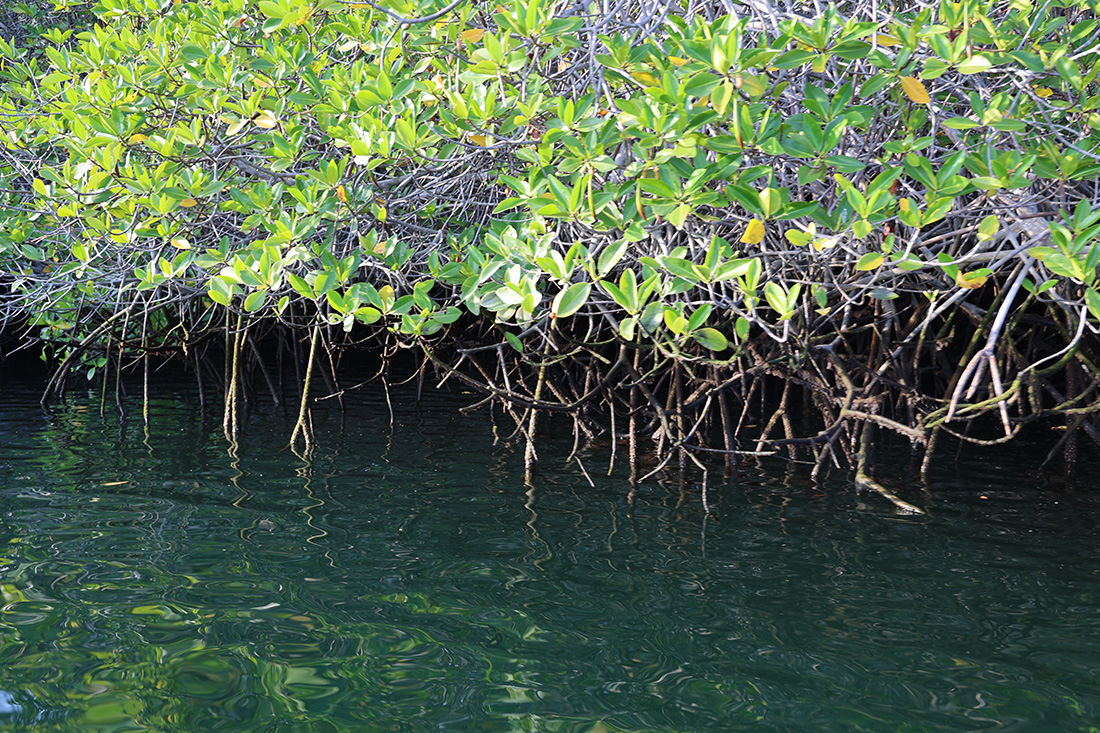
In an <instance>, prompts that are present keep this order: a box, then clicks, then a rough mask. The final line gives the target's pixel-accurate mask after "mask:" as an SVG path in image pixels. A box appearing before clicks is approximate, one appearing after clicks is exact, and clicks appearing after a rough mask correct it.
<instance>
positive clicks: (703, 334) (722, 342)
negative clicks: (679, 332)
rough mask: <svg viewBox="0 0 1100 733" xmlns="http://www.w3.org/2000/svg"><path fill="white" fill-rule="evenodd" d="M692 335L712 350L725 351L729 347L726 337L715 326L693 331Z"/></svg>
mask: <svg viewBox="0 0 1100 733" xmlns="http://www.w3.org/2000/svg"><path fill="white" fill-rule="evenodd" d="M691 337H692V338H693V339H695V340H696V341H698V342H699V343H701V344H702V345H703V346H705V347H707V348H708V349H710V350H711V351H725V350H726V349H727V348H728V347H729V342H728V341H726V337H725V336H723V335H722V333H721V332H720V331H717V330H715V329H713V328H700V329H699V330H697V331H693V332H692V334H691Z"/></svg>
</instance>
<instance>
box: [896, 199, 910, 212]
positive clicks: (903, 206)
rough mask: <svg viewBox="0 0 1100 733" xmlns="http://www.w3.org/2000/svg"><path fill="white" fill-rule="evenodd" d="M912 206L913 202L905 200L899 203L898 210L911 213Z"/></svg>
mask: <svg viewBox="0 0 1100 733" xmlns="http://www.w3.org/2000/svg"><path fill="white" fill-rule="evenodd" d="M912 206H913V202H912V201H910V200H909V199H908V198H903V199H902V200H901V201H899V202H898V208H899V209H901V210H902V211H909V209H910V208H912Z"/></svg>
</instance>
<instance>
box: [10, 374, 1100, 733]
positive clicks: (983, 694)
mask: <svg viewBox="0 0 1100 733" xmlns="http://www.w3.org/2000/svg"><path fill="white" fill-rule="evenodd" d="M39 389H40V384H36V383H33V382H29V381H19V380H13V378H12V377H11V375H8V376H7V378H6V380H5V381H4V382H3V383H2V385H0V729H2V730H13V731H18V730H43V731H49V730H63V731H131V730H133V731H138V730H148V731H218V730H225V731H330V730H331V731H343V730H348V731H361V730H397V731H419V730H488V731H508V730H546V731H715V730H778V731H789V730H875V731H879V730H891V731H893V730H932V729H934V730H960V731H962V730H966V731H970V730H1096V729H1097V728H1094V727H1092V726H1094V725H1098V724H1100V723H1097V721H1100V563H1098V555H1100V549H1098V546H1100V543H1098V540H1100V537H1098V534H1100V530H1098V522H1097V519H1098V518H1100V503H1098V501H1097V500H1096V499H1093V498H1092V497H1090V496H1089V495H1088V493H1087V492H1077V493H1073V494H1064V493H1063V494H1059V493H1054V492H1052V491H1050V490H1049V489H1045V488H1042V487H1041V486H1040V485H1039V481H1038V479H1037V477H1036V476H1034V475H1032V474H1030V473H1029V472H1027V471H1024V470H1023V469H1022V466H1023V465H1024V463H1023V462H1022V461H1024V460H1025V458H1026V460H1027V461H1032V462H1033V461H1034V460H1035V456H1034V455H1028V456H1026V457H1025V456H1022V455H1021V452H1020V451H1019V450H1014V451H1012V452H1008V453H1006V454H1002V455H1001V456H1000V459H999V460H1000V461H1001V463H1000V464H998V466H993V465H992V464H988V463H986V462H985V461H987V460H988V459H985V458H983V457H981V456H979V458H978V459H977V461H978V462H976V463H972V464H968V465H966V467H965V468H963V467H962V466H961V465H960V464H949V463H947V462H945V463H944V465H943V468H942V472H941V474H940V475H939V477H938V481H937V483H936V486H935V490H934V492H933V493H930V494H928V495H925V496H919V495H918V496H916V497H914V500H916V501H918V502H919V503H921V504H923V505H925V506H928V507H929V509H930V516H928V517H921V518H912V517H908V518H907V517H898V516H895V515H894V514H893V513H892V511H891V507H890V506H889V505H887V504H884V503H879V501H878V500H877V499H875V498H873V497H870V498H865V499H863V500H860V498H859V497H857V496H854V495H853V493H852V492H851V491H850V490H849V488H848V485H847V484H846V483H844V481H843V479H842V477H837V478H836V480H835V481H834V482H833V483H830V484H828V485H826V486H824V487H821V488H814V487H812V486H811V485H809V484H808V483H807V482H806V481H805V480H803V479H801V478H788V477H786V476H785V474H784V472H783V467H782V464H775V465H773V466H769V467H766V468H765V469H761V470H757V471H753V472H751V473H749V474H748V475H746V476H743V477H741V479H740V480H737V481H734V480H730V481H721V480H719V479H718V478H716V477H715V476H712V477H711V480H710V486H709V491H708V502H709V508H710V513H709V514H708V513H706V512H704V511H703V507H702V501H701V496H700V492H699V488H698V487H697V486H689V487H686V489H683V490H682V489H681V488H680V487H679V486H677V485H676V484H675V483H667V484H661V483H653V484H644V485H642V486H641V487H640V489H639V491H638V492H637V494H636V496H635V497H634V498H633V499H632V500H631V499H630V498H629V485H628V483H627V482H626V480H625V479H624V478H622V477H619V476H615V477H611V478H608V477H606V476H603V475H602V474H603V472H604V471H605V470H606V455H605V453H601V452H595V453H593V454H592V455H591V456H589V458H588V464H587V465H588V470H589V473H590V474H591V475H592V477H593V479H594V480H595V481H596V487H595V488H592V487H590V486H589V485H588V483H587V481H586V480H585V479H584V477H583V475H581V474H580V472H579V471H578V470H576V468H575V467H570V466H563V465H562V460H561V458H562V457H563V456H564V455H565V454H566V452H567V448H568V443H563V444H562V445H553V444H551V445H546V446H544V448H543V460H544V463H543V465H542V470H541V471H540V473H539V475H538V476H537V477H536V479H535V481H534V483H533V485H531V486H525V485H524V484H523V481H522V466H521V456H520V455H518V454H513V453H512V452H510V451H508V450H506V449H502V448H494V447H492V430H491V425H490V424H489V423H488V421H487V419H486V418H485V417H484V416H480V415H473V416H462V415H459V414H458V413H457V412H456V407H458V406H461V405H463V404H466V403H467V401H468V398H462V397H455V396H440V395H425V401H424V402H423V403H422V404H421V405H419V406H418V405H417V404H416V403H415V400H414V398H413V395H412V393H411V392H403V393H400V394H398V395H397V397H398V399H396V401H395V409H396V416H397V421H396V425H395V427H394V429H393V430H392V431H391V430H390V429H389V427H388V418H387V412H386V408H385V403H384V401H383V400H382V399H381V396H380V395H372V394H359V395H356V396H355V397H354V398H353V399H352V403H351V404H350V405H349V409H348V411H347V412H346V413H343V414H340V413H338V412H335V411H333V412H328V413H324V412H319V413H318V415H317V428H318V438H319V441H320V447H319V448H318V450H317V451H316V453H315V455H314V456H313V459H312V461H311V462H310V463H305V462H303V461H301V460H300V459H298V458H297V457H295V456H294V455H293V454H292V453H290V452H288V451H280V450H279V449H280V448H281V446H282V445H283V444H284V443H285V440H286V437H287V435H289V423H288V422H287V421H286V419H285V418H284V416H283V415H282V413H280V412H279V411H276V410H267V411H265V412H263V413H261V414H259V415H253V416H252V417H251V418H250V420H249V422H248V434H247V435H246V436H245V437H244V439H243V440H242V442H241V444H240V446H239V450H238V451H237V453H236V454H235V455H231V454H229V453H228V452H227V450H226V445H225V443H224V441H223V440H221V438H220V415H213V414H212V415H209V416H208V417H207V419H206V420H203V419H202V417H201V414H200V411H199V409H198V408H197V407H195V406H192V405H191V404H190V401H191V400H192V398H193V394H192V393H190V392H186V391H180V392H172V386H171V385H170V384H162V385H160V386H159V387H158V389H157V390H156V393H157V394H158V395H159V397H158V398H157V399H156V400H155V401H154V403H153V405H152V423H151V426H150V429H149V432H148V435H146V434H145V433H144V431H143V428H142V424H141V420H140V414H139V412H140V411H139V410H132V411H131V417H129V418H127V419H126V420H120V419H119V418H118V416H117V413H112V412H111V411H110V410H108V414H107V416H106V418H101V417H100V415H99V410H98V403H96V402H95V400H93V399H91V398H88V399H82V398H80V397H79V396H76V397H74V398H72V399H71V400H70V401H69V403H68V404H67V405H62V406H59V407H57V408H56V409H54V410H53V411H52V412H51V414H48V415H47V414H44V413H43V412H42V411H41V410H39V409H38V407H37V398H38V394H39V392H38V390H39ZM181 389H183V388H181ZM559 449H560V450H559ZM1040 455H1041V454H1040ZM1014 460H1019V461H1021V463H1019V465H1015V464H1014V463H1013V461H1014ZM601 466H602V468H601ZM964 474H965V477H964V476H963V475H964ZM883 478H884V479H889V478H890V477H889V476H888V475H885V476H883ZM888 483H892V485H896V482H890V481H888Z"/></svg>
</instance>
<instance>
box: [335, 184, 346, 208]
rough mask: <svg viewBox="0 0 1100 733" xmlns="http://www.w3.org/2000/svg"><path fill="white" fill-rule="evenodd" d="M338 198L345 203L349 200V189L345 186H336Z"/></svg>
mask: <svg viewBox="0 0 1100 733" xmlns="http://www.w3.org/2000/svg"><path fill="white" fill-rule="evenodd" d="M336 198H338V199H340V200H341V201H343V202H344V203H345V204H346V203H347V202H348V191H347V189H346V188H344V187H343V186H337V187H336Z"/></svg>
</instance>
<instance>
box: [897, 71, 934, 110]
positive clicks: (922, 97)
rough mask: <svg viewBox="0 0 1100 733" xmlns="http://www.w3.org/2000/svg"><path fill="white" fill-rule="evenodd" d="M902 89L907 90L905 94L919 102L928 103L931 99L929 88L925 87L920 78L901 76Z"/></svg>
mask: <svg viewBox="0 0 1100 733" xmlns="http://www.w3.org/2000/svg"><path fill="white" fill-rule="evenodd" d="M901 90H902V91H903V92H905V96H907V97H909V99H910V100H912V101H913V102H916V103H917V104H928V103H929V102H930V101H931V98H930V97H929V96H928V90H927V89H925V88H924V84H922V83H921V81H920V79H915V78H913V77H911V76H903V77H901Z"/></svg>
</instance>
